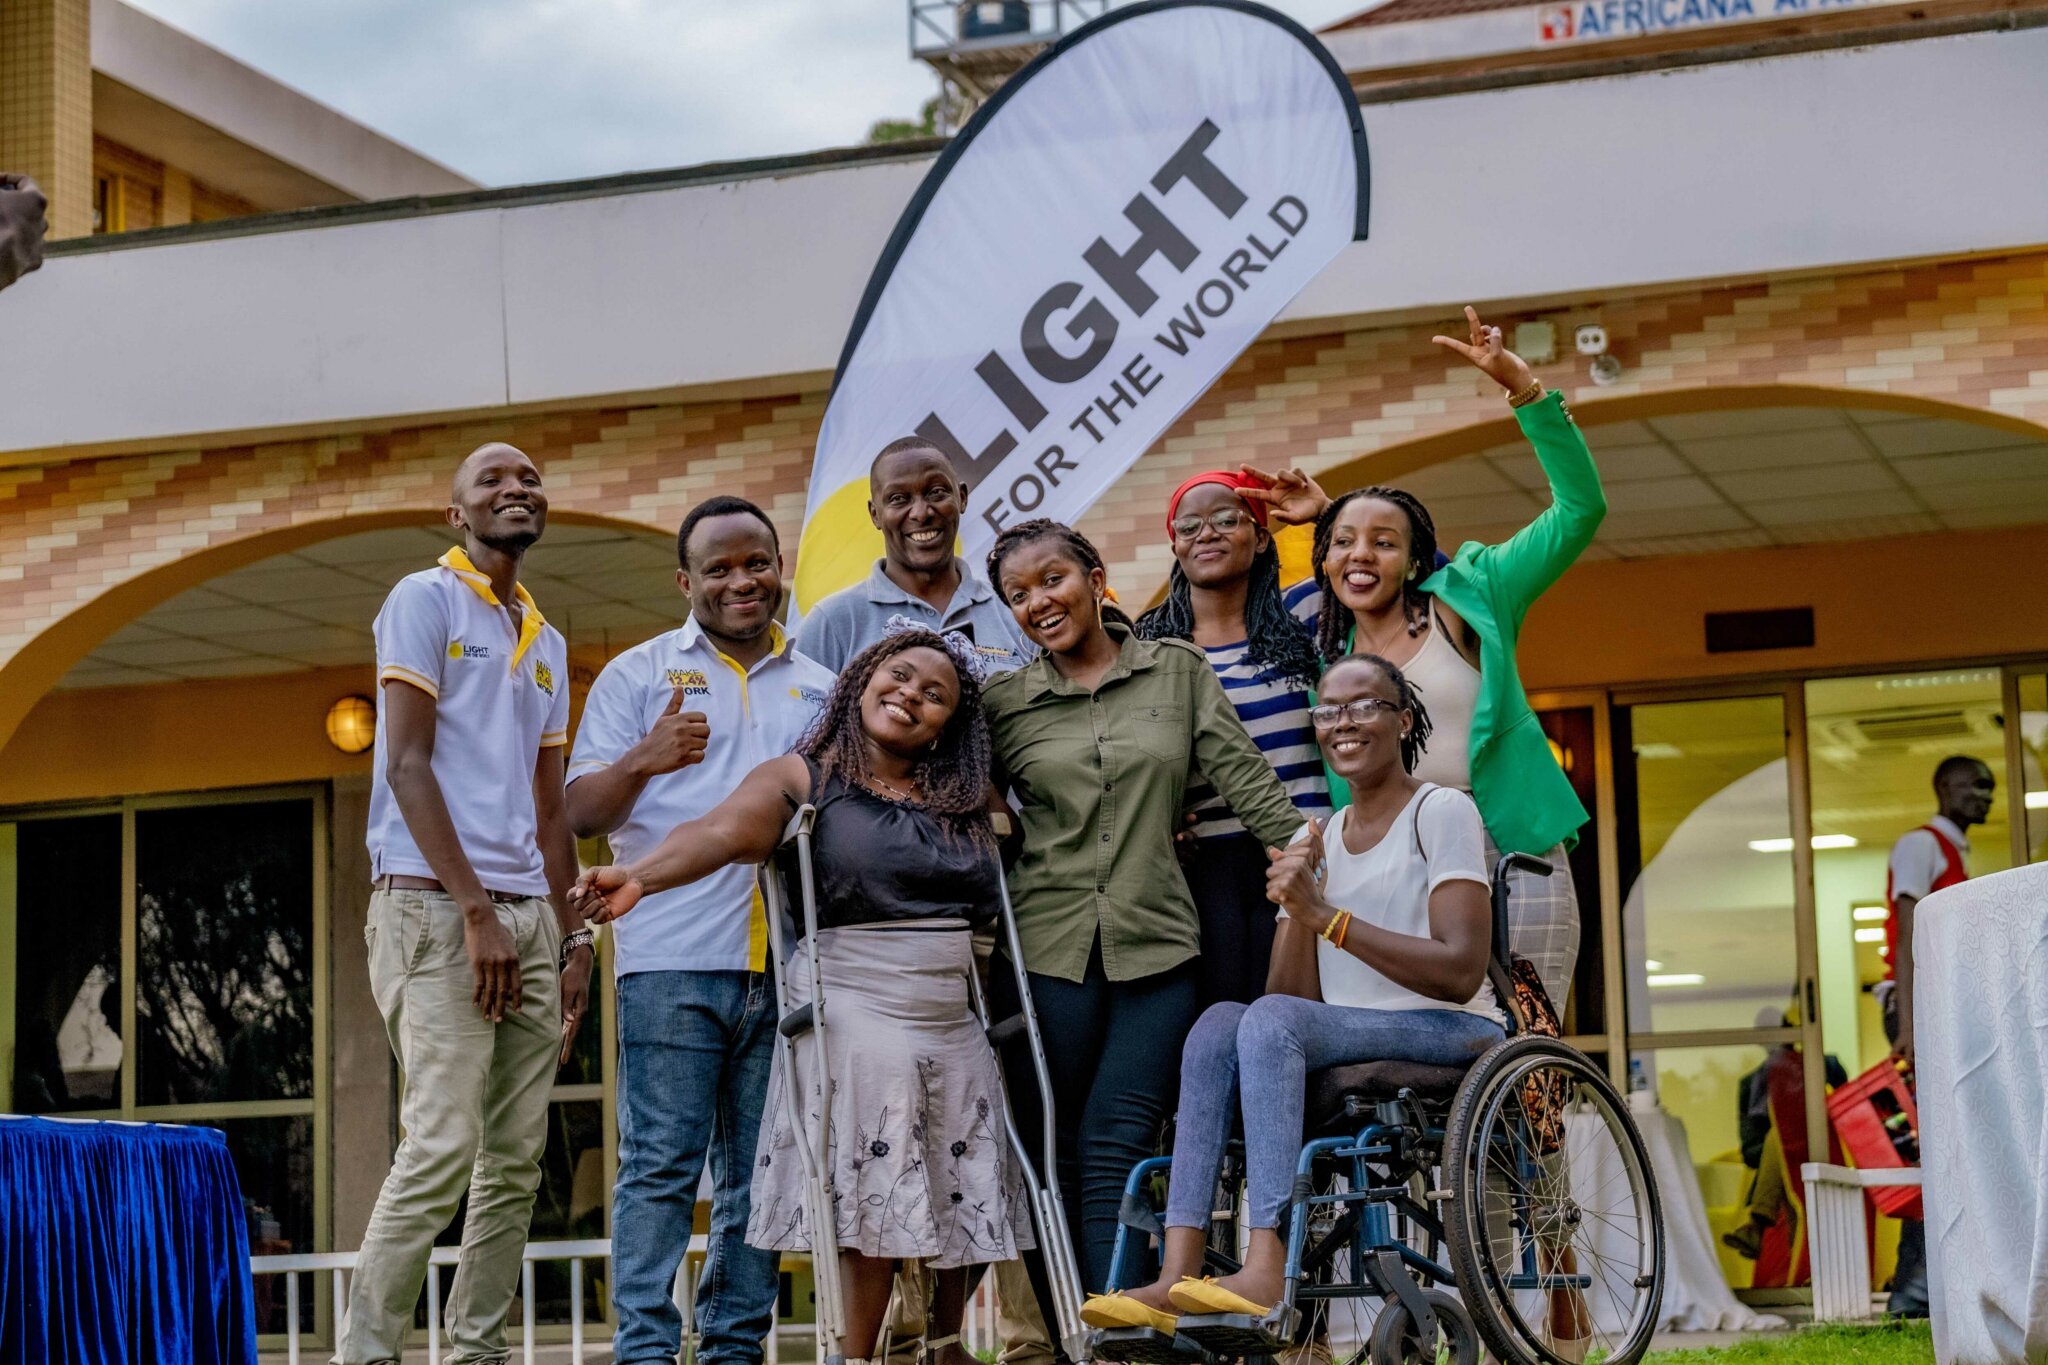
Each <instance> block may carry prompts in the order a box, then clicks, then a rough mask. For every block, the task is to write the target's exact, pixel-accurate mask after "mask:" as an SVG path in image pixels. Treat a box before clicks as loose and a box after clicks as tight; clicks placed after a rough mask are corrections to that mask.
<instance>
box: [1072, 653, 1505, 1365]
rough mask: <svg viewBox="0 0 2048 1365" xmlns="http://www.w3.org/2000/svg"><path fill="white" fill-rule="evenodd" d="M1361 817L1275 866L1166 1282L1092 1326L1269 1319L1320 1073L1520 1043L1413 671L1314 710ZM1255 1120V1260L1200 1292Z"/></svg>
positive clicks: (1190, 1046) (1190, 1141) (1474, 831)
mask: <svg viewBox="0 0 2048 1365" xmlns="http://www.w3.org/2000/svg"><path fill="white" fill-rule="evenodd" d="M1311 720H1312V722H1313V724H1314V726H1315V732H1316V739H1317V742H1318V743H1319V744H1320V746H1321V748H1322V751H1323V754H1324V756H1325V758H1326V760H1327V762H1328V764H1329V767H1330V771H1331V772H1332V773H1333V774H1335V775H1336V776H1337V777H1339V778H1340V779H1342V780H1343V781H1344V782H1345V783H1346V784H1347V785H1348V787H1349V789H1350V791H1349V795H1350V802H1349V804H1348V806H1347V807H1346V808H1345V809H1343V810H1340V811H1339V812H1338V813H1337V815H1336V816H1335V818H1334V820H1333V822H1332V824H1331V826H1330V828H1329V829H1328V831H1327V832H1326V831H1325V830H1324V829H1323V828H1322V827H1321V824H1320V822H1317V821H1310V822H1309V823H1308V824H1307V825H1305V826H1304V827H1303V829H1302V832H1301V833H1300V835H1298V836H1297V837H1296V839H1295V841H1294V842H1293V843H1292V844H1291V845H1289V846H1288V848H1286V849H1285V850H1284V851H1283V850H1280V849H1272V850H1270V851H1269V854H1268V856H1269V857H1270V858H1271V860H1272V865H1271V868H1270V871H1269V873H1268V880H1267V896H1268V898H1269V899H1271V900H1272V901H1273V902H1274V903H1275V904H1277V905H1278V906H1279V907H1280V912H1281V913H1280V917H1281V923H1280V925H1279V928H1278V930H1277V932H1276V935H1275V939H1274V944H1273V959H1272V967H1271V972H1270V975H1269V977H1268V981H1267V989H1268V991H1269V992H1270V994H1268V995H1266V996H1265V997H1263V998H1261V999H1259V1000H1257V1001H1254V1002H1253V1003H1252V1004H1251V1005H1249V1006H1247V1005H1240V1004H1235V1003H1224V1004H1218V1005H1215V1006H1212V1007H1211V1008H1210V1009H1209V1010H1208V1012H1207V1013H1205V1014H1204V1015H1203V1016H1202V1017H1201V1019H1200V1021H1199V1022H1198V1023H1196V1025H1195V1028H1194V1031H1193V1032H1192V1033H1191V1034H1189V1036H1188V1040H1187V1046H1186V1048H1185V1049H1184V1050H1183V1052H1182V1056H1181V1093H1180V1111H1179V1119H1178V1121H1177V1126H1176V1135H1175V1142H1174V1154H1173V1169H1172V1176H1171V1179H1170V1182H1169V1185H1168V1193H1167V1204H1166V1215H1165V1219H1164V1222H1165V1228H1166V1233H1165V1241H1164V1249H1163V1254H1162V1269H1161V1273H1160V1276H1159V1278H1158V1279H1157V1280H1155V1281H1154V1282H1153V1283H1151V1284H1149V1285H1145V1286H1143V1287H1141V1288H1137V1289H1133V1290H1130V1291H1128V1292H1126V1293H1112V1294H1104V1295H1098V1296H1096V1297H1094V1298H1092V1299H1090V1300H1089V1301H1088V1304H1087V1306H1086V1307H1085V1309H1084V1310H1083V1312H1082V1319H1083V1320H1084V1321H1085V1322H1087V1323H1088V1324H1090V1325H1091V1326H1095V1327H1151V1328H1155V1329H1158V1330H1161V1331H1167V1332H1170V1331H1172V1330H1173V1329H1174V1326H1175V1323H1176V1320H1177V1318H1178V1316H1179V1315H1180V1314H1183V1313H1187V1314H1210V1313H1243V1314H1250V1315H1253V1316H1263V1315H1264V1314H1266V1313H1267V1312H1268V1311H1269V1310H1270V1309H1271V1308H1272V1307H1273V1306H1274V1304H1276V1303H1277V1302H1279V1300H1280V1298H1281V1296H1282V1293H1283V1289H1284V1286H1283V1274H1284V1266H1285V1262H1286V1248H1285V1245H1284V1243H1283V1242H1282V1239H1281V1233H1280V1222H1281V1219H1282V1217H1283V1215H1284V1213H1285V1211H1286V1208H1287V1205H1288V1201H1289V1195H1290V1191H1291V1189H1292V1187H1293V1184H1294V1178H1295V1169H1296V1162H1297V1160H1298V1159H1299V1157H1300V1154H1301V1149H1302V1141H1303V1122H1304V1121H1303V1107H1304V1096H1305V1093H1306V1089H1307V1078H1308V1074H1309V1073H1310V1072H1312V1071H1316V1070H1319V1069H1321V1068H1324V1067H1330V1066H1338V1065H1345V1064H1350V1063H1358V1062H1367V1061H1393V1060H1401V1061H1411V1062H1422V1063H1428V1064H1433V1065H1439V1066H1446V1065H1461V1064H1465V1063H1469V1062H1471V1061H1473V1060H1475V1059H1476V1058H1478V1057H1479V1056H1480V1054H1482V1053H1484V1052H1485V1051H1486V1050H1487V1049H1488V1048H1490V1047H1492V1046H1493V1045H1494V1044H1496V1043H1498V1042H1500V1041H1501V1040H1502V1039H1503V1038H1504V1037H1505V1036H1506V1032H1505V1029H1504V1027H1503V1018H1502V1014H1501V1011H1500V1006H1499V1003H1498V1001H1497V1000H1496V998H1495V996H1494V991H1493V988H1492V986H1491V985H1489V984H1488V982H1487V977H1486V970H1487V959H1488V948H1489V942H1490V935H1491V926H1492V919H1491V910H1490V907H1489V905H1488V900H1487V871H1486V862H1485V835H1484V833H1483V831H1482V830H1481V827H1480V821H1479V812H1478V809H1477V807H1475V806H1474V805H1473V804H1472V799H1471V798H1470V797H1469V796H1467V795H1465V794H1464V793H1463V792H1461V791H1458V790H1456V789H1455V788H1449V787H1437V786H1433V785H1431V784H1429V783H1424V782H1418V781H1417V780H1416V779H1415V778H1414V777H1413V776H1412V775H1411V773H1412V770H1413V769H1414V767H1415V760H1416V757H1417V755H1418V754H1420V753H1421V751H1422V748H1423V745H1424V743H1425V742H1426V740H1427V739H1428V735H1429V715H1428V712H1427V711H1425V710H1424V709H1423V706H1422V703H1421V702H1420V701H1419V700H1418V699H1417V697H1416V695H1415V692H1414V690H1413V689H1412V688H1411V687H1410V686H1409V684H1408V682H1407V680H1406V679H1405V678H1404V677H1403V676H1402V674H1401V671H1400V669H1398V668H1396V667H1395V666H1394V665H1392V664H1390V663H1388V662H1387V661H1386V660H1384V659H1382V658H1379V657H1378V656H1377V655H1370V654H1354V655H1351V656H1349V657H1347V658H1344V659H1342V660H1340V661H1338V662H1337V663H1336V664H1334V665H1333V666H1332V667H1331V668H1330V670H1329V671H1328V672H1327V673H1326V674H1324V676H1323V683H1322V690H1321V698H1320V704H1319V705H1317V706H1316V707H1315V708H1314V710H1313V711H1312V712H1311ZM1234 1107H1235V1108H1241V1110H1242V1113H1243V1116H1244V1134H1245V1179H1246V1184H1247V1192H1248V1203H1249V1208H1248V1210H1247V1216H1246V1221H1247V1224H1248V1226H1249V1229H1250V1242H1249V1247H1248V1250H1247V1254H1246V1257H1245V1260H1244V1263H1243V1268H1242V1269H1241V1270H1240V1271H1239V1272H1238V1273H1236V1274H1234V1275H1230V1276H1227V1277H1225V1278H1222V1279H1218V1280H1206V1279H1201V1278H1197V1277H1198V1276H1199V1275H1200V1273H1201V1269H1202V1264H1203V1248H1204V1245H1205V1242H1206V1241H1207V1238H1208V1235H1209V1228H1210V1221H1211V1210H1212V1207H1213V1204H1214V1198H1215V1191H1216V1186H1217V1179H1218V1175H1219V1171H1220V1168H1221V1165H1222V1161H1223V1154H1224V1147H1225V1145H1226V1143H1228V1142H1229V1140H1230V1137H1231V1128H1232V1119H1233V1117H1234V1114H1233V1109H1234Z"/></svg>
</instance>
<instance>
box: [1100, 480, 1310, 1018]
mask: <svg viewBox="0 0 2048 1365" xmlns="http://www.w3.org/2000/svg"><path fill="white" fill-rule="evenodd" d="M1265 487H1266V483H1265V481H1264V480H1262V479H1259V478H1257V477H1255V476H1252V475H1249V474H1243V473H1238V474H1233V473H1230V472H1228V471H1226V470H1221V469H1212V470H1209V471H1207V472H1205V473H1201V474H1197V475H1195V476H1194V477H1193V478H1191V479H1189V480H1188V481H1187V482H1185V483H1183V484H1182V485H1181V486H1180V487H1178V488H1176V489H1174V490H1173V496H1172V497H1171V498H1170V499H1168V500H1167V504H1166V538H1167V543H1168V544H1170V545H1172V547H1173V560H1174V563H1173V573H1172V577H1171V578H1170V579H1169V581H1168V585H1167V592H1166V600H1165V601H1164V602H1162V603H1160V604H1159V605H1158V606H1156V607H1154V608H1152V610H1150V611H1148V612H1146V613H1145V614H1144V615H1143V616H1141V617H1139V618H1138V625H1137V633H1138V636H1139V637H1140V638H1141V639H1147V640H1168V639H1172V640H1185V641H1187V642H1188V643H1189V644H1192V645H1194V646H1196V647H1197V648H1199V649H1200V650H1201V651H1202V652H1203V653H1204V654H1205V655H1206V656H1207V657H1208V660H1209V667H1210V668H1212V669H1214V670H1215V673H1216V678H1217V681H1219V682H1221V683H1222V684H1223V692H1224V695H1225V696H1226V697H1228V698H1229V699H1230V703H1231V705H1232V706H1233V707H1234V708H1236V711H1237V717H1238V719H1239V720H1241V721H1243V722H1244V728H1245V729H1246V731H1248V732H1249V733H1250V735H1251V737H1252V739H1253V740H1254V741H1255V742H1256V743H1257V744H1258V746H1259V750H1260V752H1261V753H1262V754H1263V755H1264V756H1265V759H1266V761H1267V762H1268V763H1270V764H1272V765H1273V770H1274V772H1275V773H1276V774H1278V776H1279V778H1280V781H1281V783H1282V785H1284V786H1285V787H1286V788H1287V795H1288V796H1289V798H1290V799H1292V800H1293V802H1294V805H1295V807H1296V809H1298V810H1299V811H1300V812H1301V817H1302V819H1304V820H1311V819H1317V820H1319V819H1325V818H1327V817H1328V816H1329V814H1330V795H1329V788H1328V785H1327V783H1326V781H1325V779H1324V775H1323V762H1322V753H1321V751H1320V750H1318V749H1317V747H1316V736H1315V731H1314V729H1313V728H1312V727H1311V726H1310V725H1309V719H1308V708H1309V707H1310V706H1311V705H1312V704H1313V702H1312V699H1311V697H1310V695H1309V692H1310V689H1311V688H1313V687H1314V686H1315V681H1316V676H1317V674H1319V673H1320V672H1321V671H1322V663H1321V660H1319V659H1318V658H1317V656H1316V651H1315V645H1314V643H1313V641H1312V640H1311V639H1310V637H1309V633H1308V632H1307V631H1306V630H1305V629H1303V627H1302V625H1301V623H1300V622H1299V621H1297V620H1296V619H1295V618H1294V617H1293V616H1291V615H1290V614H1289V613H1288V610H1287V603H1286V601H1285V600H1284V599H1283V597H1282V595H1281V591H1280V556H1279V553H1278V551H1277V550H1276V549H1275V548H1274V545H1273V537H1272V535H1271V534H1270V533H1269V532H1268V531H1267V528H1266V505H1265V504H1264V503H1263V502H1260V501H1257V500H1256V499H1255V498H1248V497H1245V496H1243V494H1244V490H1246V489H1248V488H1250V489H1254V490H1261V491H1262V490H1263V489H1264V488H1265ZM1187 801H1188V804H1189V806H1190V808H1191V815H1190V819H1192V821H1193V822H1194V823H1193V828H1192V830H1191V831H1190V833H1191V834H1192V836H1193V837H1192V845H1191V851H1190V852H1189V854H1188V856H1187V858H1186V863H1185V871H1186V874H1187V882H1188V889H1189V891H1191V892H1192V893H1193V894H1194V899H1195V909H1196V911H1197V912H1198V913H1199V914H1200V916H1201V925H1202V955H1201V957H1200V958H1199V959H1198V962H1199V972H1200V975H1199V978H1198V989H1199V992H1200V998H1201V1005H1202V1008H1204V1009H1207V1008H1208V1007H1209V1006H1210V1005H1213V1004H1216V1003H1218V1002H1220V1001H1233V1002H1235V1003H1237V1004H1244V1005H1248V1004H1250V1003H1251V1002H1252V1001H1254V1000H1256V999H1258V998H1259V997H1260V996H1261V995H1263V994H1265V990H1266V965H1267V962H1268V960H1269V959H1270V958H1271V957H1272V955H1273V931H1274V925H1275V921H1274V918H1273V907H1272V904H1271V903H1270V902H1269V901H1267V899H1266V869H1267V867H1268V864H1269V860H1268V859H1267V857H1266V850H1265V847H1264V846H1263V845H1262V844H1261V843H1260V842H1259V840H1258V839H1257V837H1255V836H1254V835H1252V834H1249V833H1247V832H1246V831H1245V827H1244V823H1243V822H1242V821H1241V820H1239V819H1238V818H1237V817H1236V816H1235V815H1233V814H1232V813H1231V810H1230V807H1229V805H1228V804H1227V803H1226V802H1225V801H1224V800H1223V798H1222V797H1221V796H1220V795H1218V794H1217V793H1216V792H1215V791H1214V790H1213V789H1212V788H1211V787H1210V786H1209V785H1208V783H1207V782H1206V781H1204V780H1203V779H1201V778H1200V777H1198V776H1194V775H1190V778H1189V781H1188V790H1187Z"/></svg>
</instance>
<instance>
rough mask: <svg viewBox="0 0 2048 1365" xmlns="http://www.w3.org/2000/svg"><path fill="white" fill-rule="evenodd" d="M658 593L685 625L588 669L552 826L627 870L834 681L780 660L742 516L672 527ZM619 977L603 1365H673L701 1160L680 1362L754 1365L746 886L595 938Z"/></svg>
mask: <svg viewBox="0 0 2048 1365" xmlns="http://www.w3.org/2000/svg"><path fill="white" fill-rule="evenodd" d="M676 552H677V557H678V559H679V560H680V562H681V568H680V569H679V570H678V571H677V573H676V583H677V585H678V586H679V587H680V588H681V589H682V591H683V593H684V595H685V596H686V597H688V598H689V602H690V617H689V619H688V620H687V621H685V622H684V623H683V625H682V628H681V629H679V630H672V631H670V632H668V633H667V634H666V635H661V636H658V637H656V638H655V639H652V640H649V641H648V642H647V643H645V644H643V645H638V646H635V647H634V648H632V649H629V650H627V651H626V652H625V653H623V654H621V655H619V657H617V658H616V659H613V660H612V661H611V662H610V663H609V664H606V665H605V668H604V671H603V672H602V673H600V674H599V675H598V678H597V682H596V683H595V684H593V685H592V687H591V689H590V696H589V698H588V699H587V700H586V702H585V703H584V708H583V720H582V725H581V728H580V729H579V730H578V732H577V736H576V753H575V758H574V760H573V761H572V762H571V763H570V765H569V795H568V800H569V813H570V819H571V820H572V821H573V822H574V824H575V828H576V832H577V833H578V834H580V835H582V836H583V837H585V838H589V837H591V836H593V835H598V834H604V835H608V836H610V841H611V848H612V859H613V861H615V862H630V861H632V860H633V859H636V858H639V857H641V856H642V855H644V854H645V853H647V852H648V851H649V850H650V849H652V848H653V847H654V845H656V844H657V843H659V842H660V841H661V840H662V839H663V838H664V837H665V836H666V835H667V834H668V832H669V831H670V830H672V829H674V828H675V827H676V826H677V825H679V824H681V823H682V822H683V821H685V820H693V819H696V818H697V817H698V816H701V815H703V814H705V813H706V812H708V811H710V810H711V809H712V807H714V806H716V805H717V804H718V803H719V802H721V801H723V800H724V799H725V798H726V797H727V796H730V795H731V794H732V791H733V789H734V788H735V787H737V786H738V785H739V783H740V779H741V778H743V777H745V776H746V775H747V774H748V773H749V772H751V771H752V770H753V769H754V768H755V767H756V766H757V765H759V764H761V763H764V762H766V761H767V760H768V759H771V758H775V757H777V756H779V755H781V754H785V753H787V752H789V750H790V749H792V748H794V747H795V745H796V742H797V740H798V739H800V738H801V737H802V735H803V732H804V731H805V730H806V729H807V728H808V727H809V726H810V724H811V722H812V721H813V720H814V719H815V718H816V717H817V714H818V711H819V709H820V708H821V707H822V706H823V704H824V701H825V697H826V694H827V693H829V692H830V691H831V689H832V684H833V677H832V674H831V673H829V672H828V671H826V669H824V668H823V667H821V666H820V665H818V664H816V663H813V662H811V661H810V660H809V659H807V658H805V657H804V656H803V655H801V654H799V653H797V652H796V651H795V650H794V649H793V648H791V646H790V642H789V640H788V638H787V637H786V636H785V635H784V634H783V631H782V627H780V626H779V625H777V624H776V623H775V609H776V607H777V606H778V605H779V604H780V602H781V600H782V555H781V548H780V545H779V544H778V542H777V539H776V534H775V527H774V525H773V524H772V523H771V522H770V521H769V520H768V518H767V516H766V515H765V514H764V513H763V512H762V511H761V509H760V508H758V507H756V506H754V505H753V504H752V503H750V502H747V501H745V500H744V499H741V498H733V497H717V498H712V499H710V500H709V501H707V502H704V503H701V504H699V505H698V506H697V507H696V508H694V509H692V510H691V512H690V514H689V515H688V516H686V517H685V518H684V519H683V525H682V529H681V531H680V532H679V533H678V534H677V537H676ZM613 932H614V934H615V935H616V937H615V938H614V940H613V952H612V962H613V966H614V969H615V970H616V972H617V975H618V992H619V997H618V1010H619V1083H618V1097H619V1098H618V1105H619V1149H620V1150H619V1179H618V1188H617V1190H616V1191H615V1193H614V1198H613V1202H612V1274H613V1286H612V1305H613V1307H614V1309H615V1310H616V1311H617V1314H618V1319H617V1321H618V1328H617V1331H616V1332H615V1333H614V1335H613V1337H612V1351H613V1355H614V1358H615V1359H616V1360H617V1361H618V1362H620V1365H627V1363H628V1362H640V1361H656V1360H659V1361H673V1360H674V1359H675V1358H676V1353H677V1352H678V1351H679V1350H680V1349H681V1347H682V1317H681V1314H679V1313H678V1312H677V1311H676V1305H675V1302H674V1300H673V1298H672V1297H671V1294H672V1290H673V1287H674V1284H675V1277H676V1269H677V1267H678V1266H680V1265H681V1264H682V1260H683V1255H684V1253H685V1251H687V1250H688V1247H689V1242H690V1230H691V1226H692V1223H691V1219H692V1214H693V1212H694V1210H695V1208H696V1202H697V1187H698V1178H699V1176H700V1174H701V1173H702V1171H703V1167H704V1161H705V1157H706V1153H707V1150H708V1153H709V1156H710V1161H711V1181H712V1208H711V1230H710V1241H711V1246H710V1254H709V1256H708V1257H707V1258H706V1260H705V1263H704V1273H703V1277H702V1279H701V1281H700V1283H699V1291H698V1296H697V1330H698V1334H699V1345H698V1347H697V1359H698V1360H699V1361H701V1362H705V1365H735V1363H736V1365H757V1363H758V1362H759V1361H760V1359H761V1356H762V1342H763V1339H764V1338H765V1337H766V1335H767V1333H768V1332H769V1331H770V1330H771V1329H772V1328H773V1326H774V1323H775V1304H776V1299H777V1297H778V1295H779V1292H780V1275H779V1259H780V1258H779V1257H777V1256H776V1254H775V1253H774V1252H769V1251H761V1250H758V1249H756V1248H754V1247H750V1246H748V1245H747V1244H746V1230H747V1213H748V1207H749V1203H748V1189H749V1185H750V1182H751V1180H752V1177H753V1160H754V1142H755V1138H756V1136H757V1134H758V1133H759V1131H760V1127H761V1109H762V1104H763V1102H764V1101H765V1099H766V1097H767V1092H768V1067H769V1060H770V1057H771V1055H772V1046H771V1044H772V1043H773V1040H774V1035H773V1032H772V1030H773V1029H774V1027H775V992H774V989H773V982H772V980H771V978H770V977H769V976H767V975H766V969H767V924H766V921H765V920H764V918H763V915H762V911H761V908H760V902H759V900H758V897H757V895H756V892H755V870H754V869H753V868H752V867H745V866H733V867H728V868H725V869H723V870H722V871H719V872H717V873H715V874H713V875H712V876H710V877H706V878H705V879H704V880H702V881H700V882H697V883H695V884H693V885H691V886H686V887H680V888H678V889H676V890H673V891H668V892H664V893H663V894H661V895H658V896H650V897H648V898H647V899H646V900H644V901H642V902H641V903H640V904H639V906H638V907H636V908H635V910H634V912H633V914H632V915H630V916H628V917H627V918H626V919H623V920H620V921H619V922H618V924H617V926H616V927H615V928H614V930H613Z"/></svg>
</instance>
